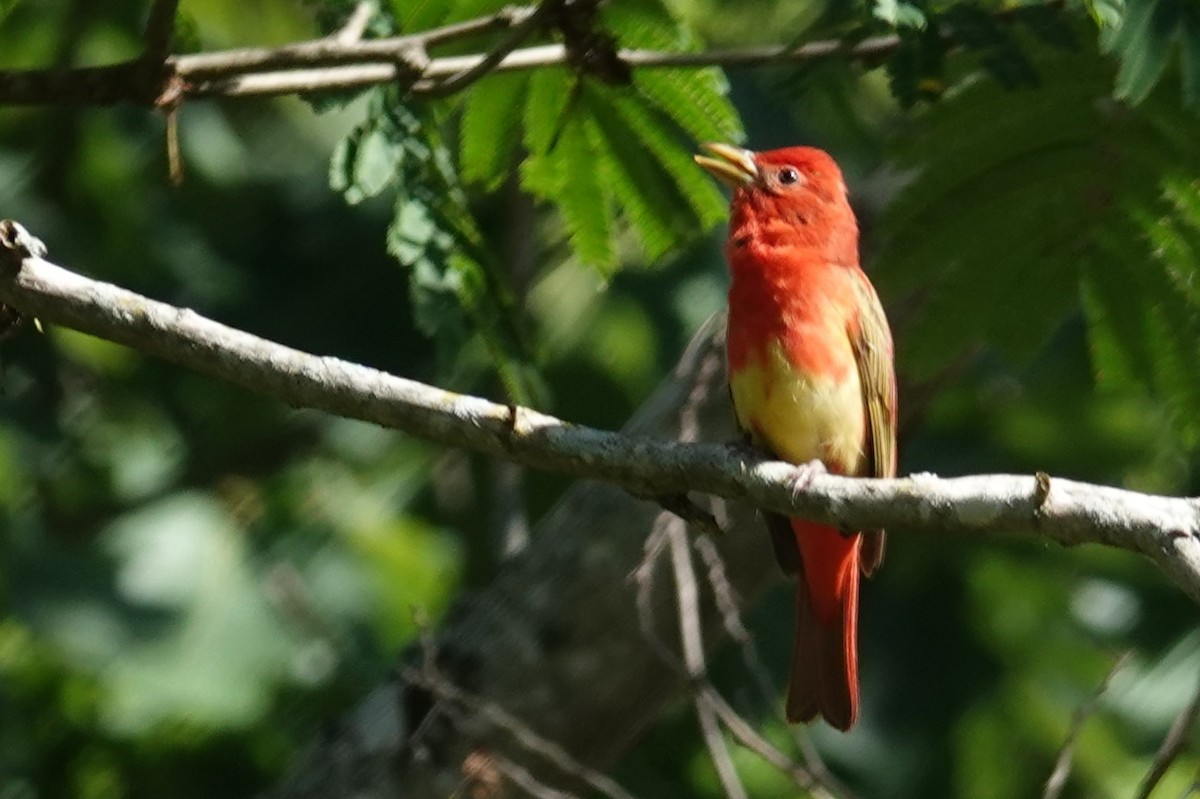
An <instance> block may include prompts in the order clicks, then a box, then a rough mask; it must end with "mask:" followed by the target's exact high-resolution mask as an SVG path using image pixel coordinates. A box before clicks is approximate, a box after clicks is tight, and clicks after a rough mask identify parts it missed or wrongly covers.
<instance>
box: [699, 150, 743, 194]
mask: <svg viewBox="0 0 1200 799" xmlns="http://www.w3.org/2000/svg"><path fill="white" fill-rule="evenodd" d="M700 146H701V147H703V148H704V149H705V150H708V151H709V152H710V153H712V154H713V155H715V156H717V157H716V158H709V157H708V156H707V155H693V156H692V158H694V159H695V161H696V163H697V164H699V165H700V166H702V167H704V168H705V169H706V170H708V172H709V174H711V175H712V176H713V177H715V178H716V179H717V180H719V181H721V182H722V183H724V184H725V185H726V186H729V187H730V188H734V189H737V188H741V187H742V186H748V185H750V184H751V183H753V182H754V181H756V180H758V164H756V163H754V153H752V152H750V151H749V150H743V149H742V148H741V147H734V146H733V145H731V144H712V143H708V144H702V145H700Z"/></svg>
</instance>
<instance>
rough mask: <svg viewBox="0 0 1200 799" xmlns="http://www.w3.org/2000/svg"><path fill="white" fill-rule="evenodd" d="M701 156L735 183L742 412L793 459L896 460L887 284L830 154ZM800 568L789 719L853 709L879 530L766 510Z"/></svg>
mask: <svg viewBox="0 0 1200 799" xmlns="http://www.w3.org/2000/svg"><path fill="white" fill-rule="evenodd" d="M704 148H705V149H706V150H708V152H709V153H711V154H712V155H713V156H715V157H708V156H703V155H698V156H696V162H697V163H699V164H700V165H701V166H702V167H704V168H705V169H707V170H708V171H709V172H711V173H712V174H713V175H714V176H716V177H717V178H719V179H720V180H721V181H723V182H725V183H727V184H729V185H730V186H732V187H733V190H734V191H733V205H732V214H731V218H730V222H729V240H728V241H727V243H726V245H725V255H726V258H727V259H728V261H729V271H730V275H731V278H732V282H731V285H730V288H729V331H728V340H727V358H728V362H729V364H728V365H729V387H730V392H731V394H732V396H733V407H734V412H735V414H736V415H737V421H738V425H739V426H740V427H741V429H742V430H743V431H744V432H745V433H747V434H748V435H749V437H750V440H751V441H752V442H754V443H755V444H757V445H758V446H761V447H763V448H765V449H767V450H769V451H770V452H771V453H773V454H774V455H775V456H777V457H779V458H780V459H782V460H786V461H788V462H790V463H795V464H807V463H810V462H812V461H820V462H821V464H823V465H824V467H825V468H827V469H828V470H829V471H831V472H836V473H838V474H845V475H854V476H872V477H892V476H894V475H895V473H896V376H895V371H894V367H893V355H892V336H891V332H890V331H889V330H888V324H887V319H886V317H885V316H884V313H883V308H882V306H881V305H880V303H879V297H878V296H877V295H876V294H875V289H874V288H873V287H872V286H871V282H870V281H869V280H868V279H867V276H866V275H865V274H864V273H863V271H862V269H860V268H859V264H858V225H857V224H856V222H855V220H854V212H853V211H852V210H851V208H850V203H849V201H848V199H847V197H846V184H845V182H844V181H843V179H842V174H841V171H840V170H839V169H838V167H837V164H836V163H835V162H834V160H833V159H832V158H831V157H830V156H829V155H828V154H826V153H824V152H822V151H820V150H817V149H814V148H811V147H788V148H785V149H782V150H771V151H770V152H762V153H755V152H751V151H749V150H742V149H740V148H737V147H731V146H729V145H725V144H706V145H704ZM767 526H768V528H769V529H770V531H771V538H772V542H773V544H774V545H775V556H776V558H777V559H778V560H779V563H780V566H781V567H782V568H783V569H784V571H786V572H789V573H795V575H796V613H797V616H796V638H795V646H794V649H793V652H792V671H791V679H790V680H789V684H788V696H787V718H788V720H789V721H791V722H797V721H811V720H812V719H814V718H816V717H817V716H822V717H823V718H824V719H825V720H826V721H828V722H829V723H830V724H832V725H833V726H834V727H837V728H838V729H841V730H847V729H849V728H850V727H852V726H853V725H854V722H855V720H856V719H857V718H858V643H857V633H856V631H857V625H858V583H859V572H860V571H861V572H862V573H863V574H865V575H867V576H870V575H871V574H873V573H874V572H875V570H876V569H877V568H879V564H880V563H881V561H882V560H883V544H884V534H883V531H882V530H869V531H864V532H861V533H842V532H840V531H838V530H837V528H834V527H830V526H828V525H823V524H816V523H813V522H807V521H803V520H801V519H787V518H784V517H782V516H776V515H774V514H767Z"/></svg>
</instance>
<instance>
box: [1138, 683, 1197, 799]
mask: <svg viewBox="0 0 1200 799" xmlns="http://www.w3.org/2000/svg"><path fill="white" fill-rule="evenodd" d="M1197 716H1200V683H1197V685H1196V690H1195V691H1193V692H1192V699H1191V701H1190V702H1188V703H1187V705H1186V706H1185V707H1184V708H1183V709H1182V710H1180V711H1179V714H1178V715H1176V716H1175V720H1174V721H1173V722H1171V728H1170V729H1169V730H1167V735H1166V737H1165V738H1163V741H1162V744H1160V745H1159V747H1158V751H1157V752H1155V753H1154V762H1153V763H1151V764H1150V770H1149V771H1147V772H1146V776H1145V777H1143V778H1142V782H1141V784H1140V785H1138V792H1137V799H1149V796H1150V794H1151V793H1153V791H1154V788H1155V786H1157V785H1158V783H1159V781H1160V780H1162V778H1163V777H1164V776H1166V773H1167V770H1168V769H1169V768H1171V764H1172V763H1174V762H1175V758H1177V757H1179V753H1180V752H1182V751H1183V746H1184V744H1185V743H1187V738H1188V733H1189V732H1191V730H1192V727H1193V725H1195V723H1196V718H1197Z"/></svg>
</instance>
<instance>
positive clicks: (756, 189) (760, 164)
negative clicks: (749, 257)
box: [695, 144, 857, 257]
mask: <svg viewBox="0 0 1200 799" xmlns="http://www.w3.org/2000/svg"><path fill="white" fill-rule="evenodd" d="M703 147H704V149H705V150H706V151H707V152H708V153H709V155H697V156H695V159H696V163H697V164H699V165H700V166H702V167H704V169H706V170H707V171H708V172H709V173H710V174H712V175H713V176H714V177H716V178H717V179H718V180H720V181H721V182H722V183H725V184H726V185H728V186H730V187H731V188H732V189H733V204H732V216H731V219H730V223H729V227H730V241H731V243H733V242H736V241H737V240H738V239H745V240H746V241H749V240H750V239H753V238H762V237H766V238H767V239H769V240H771V241H772V242H774V241H780V240H782V241H787V240H790V239H794V240H795V241H796V243H798V244H801V243H802V244H809V243H811V244H813V245H818V244H821V243H822V242H825V243H827V244H835V243H836V245H837V248H838V250H839V252H840V251H841V250H842V248H844V246H845V244H846V242H844V239H846V238H847V235H846V234H847V233H848V234H849V237H851V238H852V241H850V242H848V243H849V244H850V249H851V250H853V251H854V252H855V254H856V252H857V226H856V224H855V222H854V212H853V211H852V210H851V208H850V201H849V199H848V198H847V192H846V183H845V181H844V180H843V179H842V171H841V170H840V169H838V165H837V163H836V162H835V161H834V160H833V158H832V157H831V156H830V155H829V154H828V153H826V152H824V151H823V150H818V149H816V148H815V147H784V148H782V149H779V150H768V151H766V152H761V153H757V152H753V151H751V150H744V149H742V148H740V147H734V146H732V145H729V144H705V145H703ZM831 237H832V239H834V240H836V241H830V239H831ZM855 257H856V255H855Z"/></svg>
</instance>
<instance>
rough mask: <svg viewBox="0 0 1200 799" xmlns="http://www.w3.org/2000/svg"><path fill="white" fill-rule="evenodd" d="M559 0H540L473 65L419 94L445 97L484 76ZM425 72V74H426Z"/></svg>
mask: <svg viewBox="0 0 1200 799" xmlns="http://www.w3.org/2000/svg"><path fill="white" fill-rule="evenodd" d="M558 2H559V0H542V2H541V3H539V4H538V6H537V8H536V9H534V11H533V13H531V14H528V15H526V16H525V18H524V19H522V20H521V21H520V22H518V23H517V24H516V25H514V26H513V27H512V28H511V29H510V30H509V31H508V33H506V34H505V35H504V37H503V38H502V39H501V40H500V41H499V42H497V43H496V46H495V47H493V48H492V49H491V50H489V51H488V52H487V53H486V54H485V55H483V56H482V57H481V58H480V59H479V61H478V62H476V63H475V64H473V65H471V66H469V67H465V68H463V69H462V70H461V71H459V72H456V73H454V74H453V75H450V76H448V77H446V78H444V79H442V80H440V81H437V82H436V83H433V84H432V85H430V86H428V87H427V88H425V89H424V90H423V91H422V93H423V94H426V95H429V96H430V97H446V96H448V95H451V94H454V93H455V92H460V91H462V90H463V89H465V88H467V87H468V86H470V85H471V84H472V83H474V82H475V81H477V80H479V79H480V78H482V77H483V76H485V75H487V74H488V73H489V72H491V71H492V70H493V69H495V68H496V66H497V65H498V64H499V63H500V62H501V61H503V60H504V59H505V58H506V57H507V56H508V54H509V53H511V52H512V51H513V50H516V49H517V48H518V47H520V46H521V42H523V41H525V39H527V38H528V37H529V36H530V35H531V34H532V33H533V32H534V31H535V30H536V29H537V27H538V25H540V24H541V22H542V19H543V18H544V17H545V15H546V12H547V11H548V10H549V9H550V8H552V7H553V6H556V5H557V4H558ZM426 74H428V73H426Z"/></svg>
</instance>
